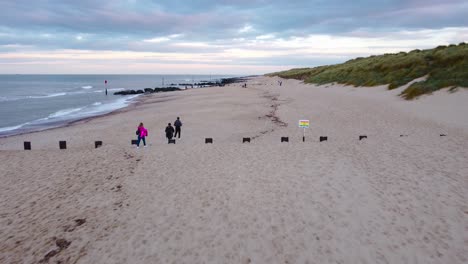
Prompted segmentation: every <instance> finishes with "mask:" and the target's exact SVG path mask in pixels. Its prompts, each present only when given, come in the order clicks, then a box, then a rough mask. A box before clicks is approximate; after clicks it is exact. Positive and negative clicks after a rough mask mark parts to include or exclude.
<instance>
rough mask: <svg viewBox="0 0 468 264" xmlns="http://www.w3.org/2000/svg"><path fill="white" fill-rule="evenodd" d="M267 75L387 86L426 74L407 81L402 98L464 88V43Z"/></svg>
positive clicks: (467, 74) (467, 65)
mask: <svg viewBox="0 0 468 264" xmlns="http://www.w3.org/2000/svg"><path fill="white" fill-rule="evenodd" d="M267 75H268V76H279V77H282V78H287V79H299V80H303V81H305V82H306V83H315V84H326V83H341V84H347V85H354V86H376V85H385V84H388V89H395V88H397V87H400V86H402V85H405V84H407V83H409V82H411V81H412V80H414V79H417V78H420V77H423V76H427V78H426V80H424V81H420V82H415V83H413V84H411V85H410V86H409V87H408V88H407V89H405V90H404V91H403V92H402V93H401V96H403V97H404V98H406V99H413V98H415V97H418V96H420V95H423V94H428V93H431V92H434V91H437V90H439V89H442V88H451V89H455V88H456V87H465V88H466V87H468V45H467V44H465V43H460V44H459V45H450V46H439V47H437V48H435V49H429V50H413V51H411V52H400V53H396V54H384V55H380V56H370V57H367V58H356V59H353V60H350V61H347V62H345V63H342V64H337V65H330V66H320V67H315V68H301V69H292V70H288V71H283V72H276V73H271V74H267Z"/></svg>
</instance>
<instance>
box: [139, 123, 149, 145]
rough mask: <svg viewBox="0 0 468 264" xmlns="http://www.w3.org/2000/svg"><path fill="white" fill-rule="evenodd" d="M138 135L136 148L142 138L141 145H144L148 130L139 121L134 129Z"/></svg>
mask: <svg viewBox="0 0 468 264" xmlns="http://www.w3.org/2000/svg"><path fill="white" fill-rule="evenodd" d="M136 133H137V135H138V141H137V148H139V147H140V141H141V140H143V145H144V146H145V147H146V137H147V136H148V130H147V129H146V128H145V127H144V126H143V123H140V125H139V126H138V129H137V131H136Z"/></svg>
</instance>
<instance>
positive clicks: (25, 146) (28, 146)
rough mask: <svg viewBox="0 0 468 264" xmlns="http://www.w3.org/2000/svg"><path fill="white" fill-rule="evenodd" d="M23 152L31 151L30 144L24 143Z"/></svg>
mask: <svg viewBox="0 0 468 264" xmlns="http://www.w3.org/2000/svg"><path fill="white" fill-rule="evenodd" d="M24 150H31V142H29V141H24Z"/></svg>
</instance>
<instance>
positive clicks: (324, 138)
mask: <svg viewBox="0 0 468 264" xmlns="http://www.w3.org/2000/svg"><path fill="white" fill-rule="evenodd" d="M327 140H328V137H320V142H322V141H327Z"/></svg>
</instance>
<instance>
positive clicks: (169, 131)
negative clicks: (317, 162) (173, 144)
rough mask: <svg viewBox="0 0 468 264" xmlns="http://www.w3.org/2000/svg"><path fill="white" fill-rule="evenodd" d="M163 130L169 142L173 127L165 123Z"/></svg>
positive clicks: (172, 134)
mask: <svg viewBox="0 0 468 264" xmlns="http://www.w3.org/2000/svg"><path fill="white" fill-rule="evenodd" d="M165 132H166V137H167V143H169V142H170V140H171V139H172V137H173V136H174V127H173V126H172V125H171V123H169V124H167V127H166V130H165Z"/></svg>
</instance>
